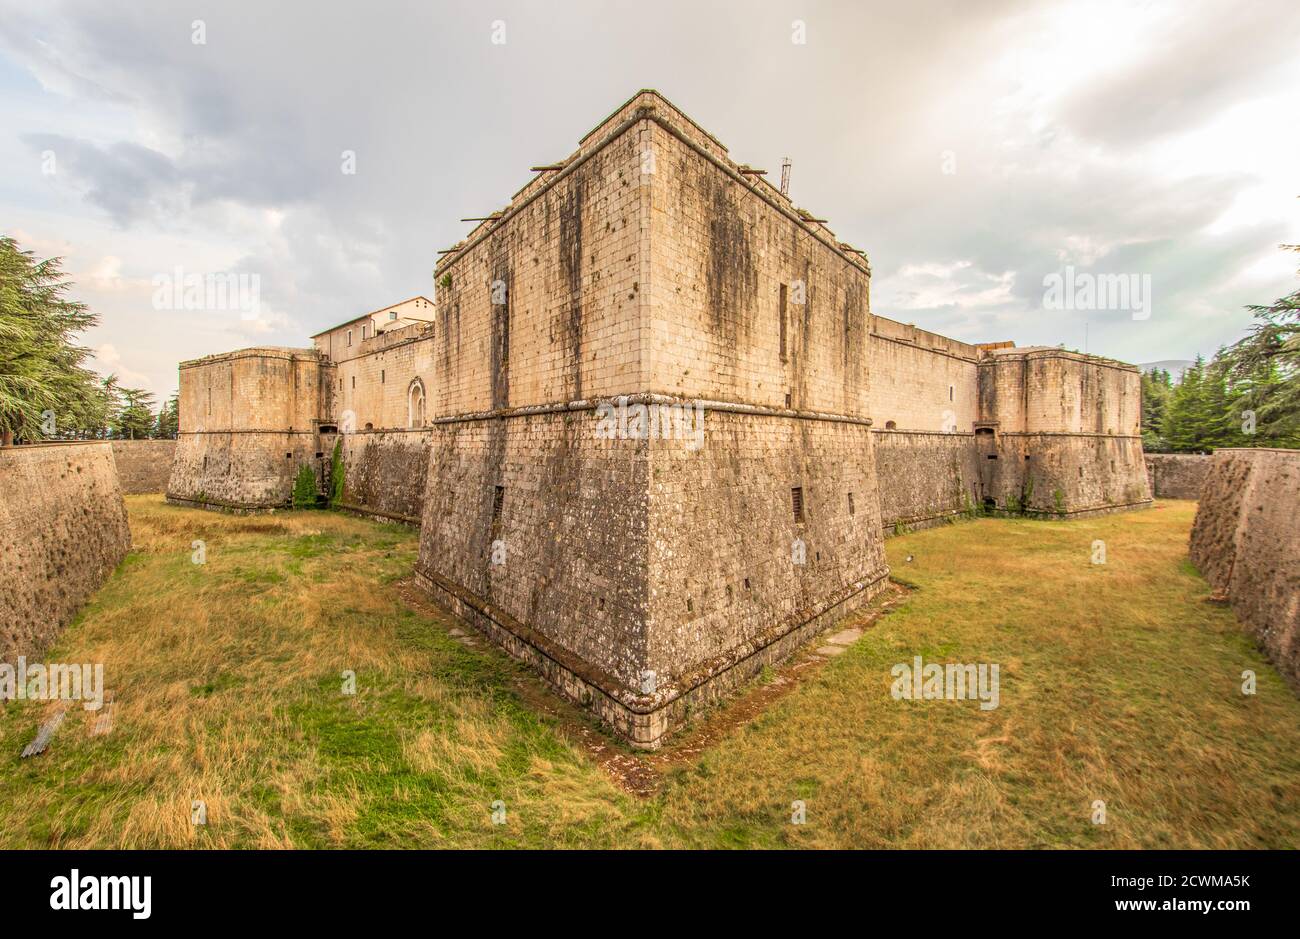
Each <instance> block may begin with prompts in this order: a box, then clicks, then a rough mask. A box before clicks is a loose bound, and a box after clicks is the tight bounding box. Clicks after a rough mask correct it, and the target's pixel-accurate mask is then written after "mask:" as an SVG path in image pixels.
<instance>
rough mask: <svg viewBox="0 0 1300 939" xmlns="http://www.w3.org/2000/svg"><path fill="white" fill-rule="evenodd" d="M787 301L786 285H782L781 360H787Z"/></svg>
mask: <svg viewBox="0 0 1300 939" xmlns="http://www.w3.org/2000/svg"><path fill="white" fill-rule="evenodd" d="M785 303H786V286H785V284H782V285H781V361H782V362H784V361H785Z"/></svg>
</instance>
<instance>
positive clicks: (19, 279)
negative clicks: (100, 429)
mask: <svg viewBox="0 0 1300 939" xmlns="http://www.w3.org/2000/svg"><path fill="white" fill-rule="evenodd" d="M61 265H62V260H61V259H60V258H48V259H46V260H44V261H38V260H36V259H35V257H34V256H33V255H32V253H31V252H30V251H23V250H21V249H20V248H19V247H18V243H17V242H16V241H15V240H14V239H13V238H10V237H8V236H4V237H0V446H8V445H10V444H12V443H13V441H14V439H15V438H17V439H21V440H38V439H41V438H43V437H49V436H59V435H62V434H66V432H67V431H70V430H71V431H75V430H78V429H81V428H84V427H85V426H86V425H87V421H88V420H92V419H94V418H95V416H96V415H97V413H98V407H99V403H100V399H99V395H98V379H97V377H96V376H95V374H94V373H93V372H91V371H90V370H89V369H87V368H86V367H85V366H84V365H83V363H84V361H85V359H86V357H87V356H88V355H89V354H90V350H88V349H86V348H83V347H82V346H79V345H77V344H76V343H75V342H74V341H73V337H74V336H76V335H77V334H78V333H81V332H84V331H85V330H86V329H89V328H90V327H91V326H94V325H95V324H96V322H98V318H97V317H96V316H95V314H93V313H91V312H90V311H89V310H88V309H87V307H86V305H85V304H84V303H78V302H76V301H73V300H68V299H66V297H65V295H66V293H67V291H68V288H69V287H70V286H71V285H70V283H69V282H68V280H67V279H66V276H65V275H64V273H63V270H62V267H61Z"/></svg>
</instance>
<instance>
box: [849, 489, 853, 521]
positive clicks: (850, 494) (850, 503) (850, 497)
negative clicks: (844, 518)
mask: <svg viewBox="0 0 1300 939" xmlns="http://www.w3.org/2000/svg"><path fill="white" fill-rule="evenodd" d="M849 514H850V515H852V514H853V493H851V492H850V493H849Z"/></svg>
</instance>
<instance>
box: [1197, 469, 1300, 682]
mask: <svg viewBox="0 0 1300 939" xmlns="http://www.w3.org/2000/svg"><path fill="white" fill-rule="evenodd" d="M1297 507H1300V450H1265V449H1258V450H1237V449H1226V450H1216V451H1215V453H1214V456H1213V457H1212V458H1211V460H1210V467H1209V472H1208V473H1207V475H1206V477H1205V483H1204V485H1203V487H1202V489H1201V493H1200V504H1199V505H1198V506H1197V509H1196V522H1195V523H1194V524H1193V526H1192V537H1191V545H1190V549H1189V554H1190V557H1191V561H1192V563H1193V564H1194V565H1196V568H1197V569H1198V570H1199V571H1200V572H1201V573H1202V574H1203V575H1204V576H1205V579H1206V580H1208V581H1209V582H1210V586H1211V587H1213V588H1214V589H1215V591H1216V592H1218V593H1219V594H1221V595H1223V596H1226V597H1227V599H1228V601H1229V602H1230V603H1231V604H1232V609H1233V610H1234V611H1235V612H1236V614H1237V617H1238V619H1240V620H1241V622H1242V623H1244V624H1245V626H1246V627H1247V629H1249V630H1250V632H1251V633H1252V634H1253V635H1254V636H1255V638H1256V639H1257V640H1258V641H1259V643H1260V645H1261V646H1262V647H1263V648H1264V651H1265V652H1266V653H1267V654H1268V657H1269V658H1270V659H1271V660H1272V661H1273V663H1274V664H1275V665H1277V667H1278V670H1279V671H1281V672H1282V673H1283V674H1284V675H1286V676H1287V678H1288V679H1289V680H1290V681H1291V682H1292V684H1293V686H1294V687H1295V688H1296V689H1297V690H1300V525H1297V524H1296V509H1297Z"/></svg>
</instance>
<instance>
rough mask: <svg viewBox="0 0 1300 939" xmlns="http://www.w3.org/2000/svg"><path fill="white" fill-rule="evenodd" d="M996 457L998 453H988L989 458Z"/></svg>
mask: <svg viewBox="0 0 1300 939" xmlns="http://www.w3.org/2000/svg"><path fill="white" fill-rule="evenodd" d="M997 458H998V455H997V454H996V453H990V454H989V459H990V460H996V459H997Z"/></svg>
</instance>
